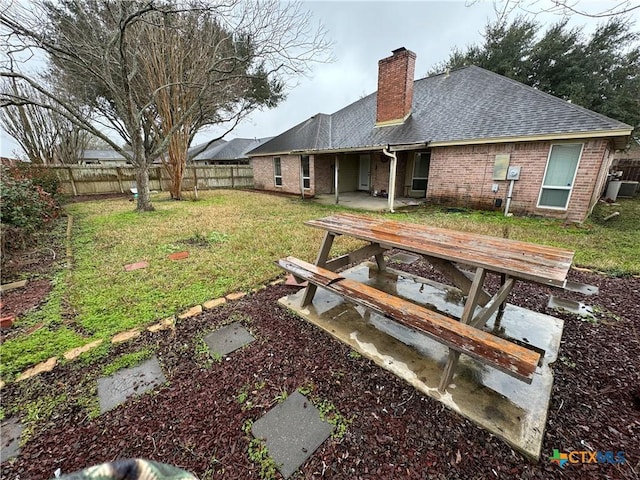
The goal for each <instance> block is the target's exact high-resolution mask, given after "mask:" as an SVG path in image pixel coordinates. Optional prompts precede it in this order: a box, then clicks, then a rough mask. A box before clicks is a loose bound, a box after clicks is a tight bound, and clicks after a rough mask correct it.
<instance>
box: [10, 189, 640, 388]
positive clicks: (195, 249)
mask: <svg viewBox="0 0 640 480" xmlns="http://www.w3.org/2000/svg"><path fill="white" fill-rule="evenodd" d="M153 202H154V206H155V208H156V211H154V212H148V213H144V214H137V213H135V212H133V205H132V204H131V203H130V202H128V201H126V200H102V201H94V202H85V203H76V204H70V205H68V206H67V207H66V210H67V212H68V213H69V214H70V215H72V216H73V218H74V227H73V237H72V241H71V247H72V251H73V257H74V262H73V267H72V268H71V269H70V270H62V271H60V272H58V273H57V274H56V276H55V278H54V279H53V280H54V287H53V291H52V293H51V294H50V296H49V298H48V301H47V303H46V304H45V305H44V307H43V308H41V309H40V310H39V311H37V312H33V313H30V314H29V315H26V316H25V317H24V318H21V319H19V323H21V324H22V325H34V324H36V323H40V322H43V323H45V328H42V329H40V330H38V331H37V332H35V333H34V334H32V335H30V336H28V337H24V338H21V337H17V338H14V339H11V340H8V341H6V342H5V343H4V344H3V345H2V346H1V347H0V355H1V357H2V362H1V364H0V375H1V376H2V377H3V379H5V380H10V379H11V378H13V377H14V376H15V375H16V374H17V373H19V372H20V371H22V370H23V369H24V368H26V367H29V366H31V365H33V364H35V363H37V362H39V361H42V360H46V359H47V358H49V357H51V356H55V355H61V354H62V353H63V352H64V351H66V350H68V349H69V348H73V347H76V346H80V345H83V344H86V343H88V342H90V341H92V340H95V339H97V338H108V337H110V336H112V335H113V334H115V333H117V332H120V331H123V330H126V329H130V328H134V327H138V326H144V325H147V324H149V323H151V322H153V321H155V320H158V319H161V318H165V317H168V316H170V315H173V314H176V313H179V312H181V311H182V310H184V309H186V308H188V307H190V306H192V305H196V304H200V303H203V302H204V301H206V300H209V299H212V298H217V297H220V296H223V295H225V294H228V293H232V292H236V291H249V290H251V289H253V288H256V287H258V286H260V285H264V284H265V283H266V282H268V281H270V280H273V279H274V278H276V277H278V276H279V275H281V273H282V271H281V270H280V269H279V268H277V267H276V266H275V264H274V261H275V260H277V259H278V258H280V257H283V256H286V255H294V256H296V257H299V258H302V259H304V260H309V261H313V260H314V259H315V256H316V254H317V250H318V247H319V245H320V241H321V236H322V232H321V231H319V230H316V229H313V228H309V227H305V226H304V225H303V222H304V221H305V220H307V219H311V218H317V217H321V216H326V215H330V214H332V213H334V212H336V211H340V210H343V209H342V208H341V207H332V206H321V205H317V204H315V203H313V202H309V201H304V202H303V201H301V200H299V199H295V198H286V197H279V196H272V195H264V194H258V193H250V192H242V191H227V190H216V191H208V192H201V193H200V200H199V201H196V202H193V201H183V202H174V201H171V200H168V199H166V194H162V195H157V196H155V197H154V198H153ZM613 211H620V213H621V214H620V216H618V217H616V218H614V219H611V220H609V221H606V222H605V221H604V220H603V218H604V217H606V215H608V214H609V213H610V212H613ZM394 218H395V219H398V220H406V221H411V222H417V223H425V224H430V225H436V226H442V227H446V228H453V229H459V230H467V231H474V232H478V233H484V234H489V235H496V236H502V235H503V232H505V231H508V235H509V237H510V238H514V239H520V240H527V241H533V242H538V243H545V244H549V245H555V246H560V247H565V248H569V249H572V250H575V251H576V257H575V262H574V263H575V265H578V266H582V267H589V268H593V269H596V270H599V271H604V272H607V273H610V274H616V275H621V274H636V275H637V274H640V246H639V245H640V201H631V200H627V201H621V202H620V205H619V206H613V207H609V206H598V208H597V210H596V211H595V212H594V215H593V218H592V220H590V221H588V222H586V223H585V224H584V225H582V226H573V225H572V226H563V224H562V223H561V222H557V221H553V220H546V219H533V218H517V217H510V218H505V217H503V216H501V215H500V214H499V213H491V212H468V213H445V212H444V211H443V210H442V209H439V208H435V207H432V208H426V209H421V210H419V211H416V212H412V213H397V214H394ZM356 245H357V242H356V241H355V240H352V239H348V238H339V239H338V240H337V241H336V243H335V246H334V248H335V250H334V251H333V253H335V254H340V253H344V252H346V251H348V250H350V249H353V248H354V247H355V246H356ZM183 250H187V251H189V253H190V256H189V258H187V259H184V260H179V261H171V260H169V259H168V258H167V256H168V255H169V254H171V253H173V252H178V251H183ZM139 261H147V262H148V263H149V267H148V268H145V269H140V270H135V271H131V272H126V271H125V270H124V265H126V264H129V263H134V262H139ZM69 319H71V321H70V322H69ZM65 320H66V321H65Z"/></svg>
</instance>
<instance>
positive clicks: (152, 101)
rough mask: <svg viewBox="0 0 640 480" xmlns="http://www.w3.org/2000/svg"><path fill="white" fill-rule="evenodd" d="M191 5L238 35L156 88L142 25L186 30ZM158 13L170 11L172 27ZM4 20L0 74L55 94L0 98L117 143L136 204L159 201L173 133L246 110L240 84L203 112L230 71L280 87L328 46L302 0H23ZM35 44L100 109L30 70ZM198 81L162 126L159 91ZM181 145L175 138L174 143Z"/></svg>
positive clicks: (73, 89) (68, 85)
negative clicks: (154, 173)
mask: <svg viewBox="0 0 640 480" xmlns="http://www.w3.org/2000/svg"><path fill="white" fill-rule="evenodd" d="M186 14H190V15H192V17H190V18H192V19H195V20H196V21H200V20H201V19H202V18H204V16H209V17H210V18H212V19H214V20H215V21H216V22H217V23H218V24H219V25H220V26H222V27H223V29H224V31H225V32H227V33H228V36H229V38H230V39H232V40H233V42H232V44H233V45H234V48H232V49H230V50H228V51H226V52H225V51H223V50H220V57H219V58H218V59H217V60H218V61H217V62H216V63H215V64H214V65H213V66H212V67H211V69H210V70H209V71H208V72H207V73H208V75H201V76H200V77H197V81H193V82H192V79H193V77H192V76H191V75H192V74H194V73H198V72H197V71H198V70H200V69H201V68H203V67H202V66H201V65H198V66H196V67H195V68H193V69H190V70H185V71H183V72H182V73H183V76H182V77H177V76H176V77H167V78H165V79H164V81H163V83H162V84H161V85H157V86H156V88H153V85H150V84H149V81H148V77H147V76H146V74H145V72H147V73H148V71H149V69H148V68H147V67H145V64H146V63H147V62H149V61H150V57H149V52H150V47H151V46H150V45H149V44H148V43H145V35H146V34H147V33H146V32H147V30H148V29H149V28H153V29H160V30H162V29H166V28H174V29H177V31H178V32H180V29H179V28H178V27H177V25H178V26H179V25H180V22H178V19H179V18H181V16H185V15H186ZM159 19H162V20H163V22H164V21H165V20H168V21H169V22H168V23H169V26H167V25H166V24H164V23H161V22H159ZM0 29H2V34H3V42H2V43H3V45H2V46H3V47H4V48H3V51H6V52H7V53H6V55H5V57H4V58H2V60H1V61H0V76H3V77H8V78H14V79H16V81H19V82H22V83H26V84H29V85H31V86H32V87H33V88H34V89H36V90H38V91H39V92H41V93H43V94H44V95H47V96H48V99H49V102H48V103H47V105H42V102H39V101H38V100H36V99H32V98H29V97H27V96H25V95H15V94H11V93H5V92H2V93H1V94H0V106H3V105H4V106H6V105H26V104H35V105H40V106H43V108H49V109H52V110H55V111H57V112H59V113H60V114H61V115H63V116H64V117H65V118H67V119H69V121H71V122H72V123H73V124H74V125H75V126H78V127H80V128H83V129H85V130H87V131H88V132H90V133H91V134H92V135H94V136H96V137H98V138H100V139H102V140H103V141H105V142H106V143H108V144H109V145H111V147H112V148H114V149H115V150H116V151H117V152H118V153H120V154H121V155H123V156H124V157H125V158H126V159H127V160H128V161H130V162H131V163H132V164H133V165H134V167H135V168H136V180H137V184H138V185H137V186H138V192H139V195H138V203H137V210H139V211H144V210H150V209H152V208H153V207H152V205H151V202H150V197H149V167H150V165H151V164H152V162H153V161H154V160H155V159H156V158H159V157H160V156H161V155H162V154H163V153H164V152H166V151H167V149H168V148H169V145H170V142H171V139H172V138H173V136H174V135H178V134H180V135H186V136H189V135H191V136H192V130H193V128H197V127H198V126H203V125H210V124H212V123H218V122H220V121H224V120H232V121H237V119H238V118H239V117H240V116H242V115H245V114H246V112H247V110H246V108H242V105H243V104H244V101H243V98H246V96H247V95H248V93H247V92H244V93H242V92H240V94H239V95H240V96H239V97H238V98H237V101H232V102H227V103H225V102H223V101H218V105H219V106H220V108H219V110H218V111H217V112H214V113H211V112H209V113H206V114H201V112H202V111H205V112H206V109H204V106H205V105H206V104H207V102H208V100H207V99H209V98H211V97H212V93H213V94H217V93H219V92H220V91H225V88H228V87H225V85H224V81H225V79H230V80H232V81H235V80H236V77H243V78H244V79H245V80H246V81H249V82H251V81H253V79H254V78H256V76H262V77H263V78H266V79H267V80H268V82H269V84H271V85H282V86H283V88H284V87H285V86H290V85H289V83H290V82H291V80H292V79H293V78H295V76H297V75H300V74H304V73H305V72H308V71H309V68H310V65H311V62H313V61H317V60H319V59H320V60H325V59H326V52H327V50H328V44H327V42H326V41H325V39H324V33H323V29H322V28H321V27H320V26H318V27H313V26H312V23H311V18H310V16H309V14H308V13H306V12H304V11H303V10H302V9H301V7H300V5H298V4H289V3H282V4H281V3H279V2H277V1H276V0H268V1H240V0H228V1H226V2H225V1H224V0H220V1H218V2H213V1H203V2H196V1H189V2H187V1H179V0H174V1H169V0H167V1H154V0H148V1H140V0H138V1H127V2H119V1H107V0H103V1H95V0H62V1H61V2H59V3H56V4H55V5H53V4H51V3H49V2H46V1H45V0H34V1H33V2H32V4H31V5H30V6H29V10H28V11H26V10H25V9H24V8H21V6H20V5H19V4H14V5H12V6H10V7H8V8H6V9H5V10H2V11H0ZM192 40H193V42H196V43H192V44H191V48H194V49H197V48H200V47H198V46H197V42H198V37H197V36H196V37H194V38H193V39H192ZM240 47H242V48H240ZM35 51H39V52H44V53H45V54H46V56H47V58H48V59H49V61H50V62H51V65H52V69H53V71H54V73H55V75H54V77H55V78H57V79H59V80H60V84H59V86H60V87H64V88H65V89H66V90H67V91H68V92H69V93H71V94H73V96H74V100H78V101H80V103H81V104H82V105H84V106H85V107H89V108H91V109H92V110H94V111H96V112H98V113H99V117H98V120H94V121H92V120H91V119H89V118H87V116H86V115H85V110H83V109H78V108H77V107H75V106H74V105H73V104H72V103H71V102H68V101H66V99H65V98H61V96H59V95H56V93H55V91H52V90H51V89H48V88H46V87H43V86H42V84H41V83H40V81H39V78H38V76H37V75H34V74H33V73H30V72H28V71H27V70H26V68H25V62H24V58H23V57H24V54H25V52H35ZM166 52H167V50H166V49H165V53H166ZM236 63H240V64H242V65H244V66H246V69H245V70H244V72H237V71H236V70H233V69H232V70H229V69H228V68H227V66H228V65H229V64H232V65H235V64H236ZM192 84H194V85H195V88H193V89H190V90H193V91H194V92H197V95H194V96H193V97H192V98H191V101H190V102H189V101H187V102H185V103H184V104H182V105H181V106H180V107H179V108H177V109H176V108H174V109H173V110H172V111H171V123H170V124H167V125H162V124H163V123H164V119H163V118H162V117H161V116H160V113H159V110H160V108H159V105H158V101H159V99H160V98H161V97H162V95H161V92H164V91H171V89H172V88H173V89H176V88H178V87H181V86H188V85H192ZM250 92H251V91H250V90H249V93H250ZM214 98H215V95H214ZM274 103H275V99H274V101H273V102H272V104H274ZM261 105H266V106H270V104H269V102H266V103H265V102H263V103H262V104H257V105H256V106H255V107H254V108H258V107H259V106H261ZM173 107H175V105H172V106H169V109H171V108H173ZM164 108H165V107H163V109H164ZM194 119H195V120H194ZM199 122H201V123H200V125H198V123H199ZM194 125H195V127H194ZM101 126H108V127H110V128H111V129H112V130H114V131H115V132H117V133H118V134H119V135H120V136H121V137H122V138H123V140H124V141H125V144H128V145H130V147H131V150H127V149H125V148H124V147H122V146H120V145H118V144H117V143H116V142H115V141H114V140H112V139H111V138H110V137H109V135H108V134H107V133H104V132H103V131H102V130H101V128H100V127H101ZM181 132H182V133H181ZM180 148H181V147H180ZM180 148H178V147H177V146H176V151H177V150H180Z"/></svg>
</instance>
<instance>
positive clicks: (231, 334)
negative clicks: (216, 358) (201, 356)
mask: <svg viewBox="0 0 640 480" xmlns="http://www.w3.org/2000/svg"><path fill="white" fill-rule="evenodd" d="M254 340H255V338H254V336H253V335H251V334H250V333H249V331H248V330H247V329H246V328H244V327H243V326H242V324H241V323H239V322H233V323H232V324H230V325H227V326H225V327H222V328H219V329H218V330H216V331H214V332H211V333H210V334H209V335H207V336H206V337H204V341H205V343H206V344H207V346H208V347H209V351H211V354H212V355H221V356H222V355H228V354H229V353H231V352H233V351H234V350H237V349H238V348H241V347H244V346H245V345H248V344H249V343H251V342H253V341H254Z"/></svg>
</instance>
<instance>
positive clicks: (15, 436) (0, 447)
mask: <svg viewBox="0 0 640 480" xmlns="http://www.w3.org/2000/svg"><path fill="white" fill-rule="evenodd" d="M22 430H24V427H23V426H22V423H20V419H19V418H18V417H11V418H9V419H7V420H4V421H3V422H2V424H1V425H0V462H4V461H6V460H9V459H10V458H12V457H16V456H18V455H19V454H20V435H22Z"/></svg>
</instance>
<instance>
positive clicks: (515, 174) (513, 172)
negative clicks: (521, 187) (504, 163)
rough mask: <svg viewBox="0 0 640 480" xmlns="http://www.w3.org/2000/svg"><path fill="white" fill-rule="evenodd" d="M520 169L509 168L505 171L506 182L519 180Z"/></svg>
mask: <svg viewBox="0 0 640 480" xmlns="http://www.w3.org/2000/svg"><path fill="white" fill-rule="evenodd" d="M520 168H521V167H519V166H518V167H509V169H508V170H507V180H520Z"/></svg>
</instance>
